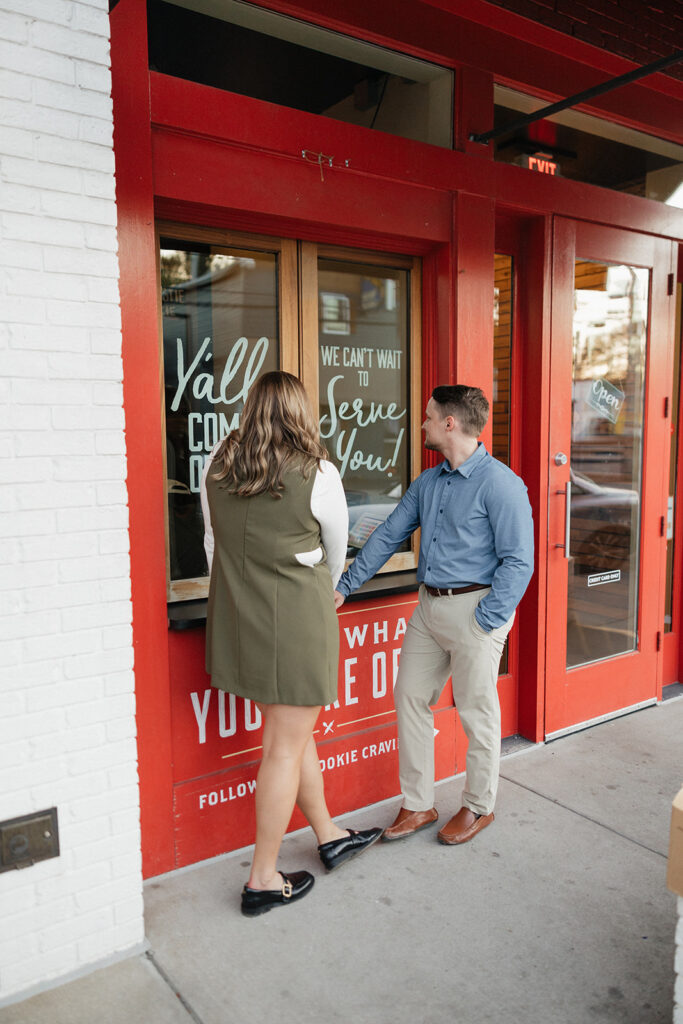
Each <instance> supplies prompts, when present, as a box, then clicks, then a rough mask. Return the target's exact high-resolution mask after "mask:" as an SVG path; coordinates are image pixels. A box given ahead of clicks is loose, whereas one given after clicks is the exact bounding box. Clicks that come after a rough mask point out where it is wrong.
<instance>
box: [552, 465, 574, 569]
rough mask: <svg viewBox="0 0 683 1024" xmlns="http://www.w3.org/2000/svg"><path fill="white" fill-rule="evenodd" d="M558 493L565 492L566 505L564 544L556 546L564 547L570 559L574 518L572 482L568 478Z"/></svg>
mask: <svg viewBox="0 0 683 1024" xmlns="http://www.w3.org/2000/svg"><path fill="white" fill-rule="evenodd" d="M555 493H556V494H564V500H565V506H564V544H556V545H555V547H556V548H564V557H565V558H567V559H569V558H571V554H570V551H569V545H570V537H571V518H572V482H571V480H567V482H566V484H565V485H564V490H563V491H555Z"/></svg>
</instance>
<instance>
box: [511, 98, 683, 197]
mask: <svg viewBox="0 0 683 1024" xmlns="http://www.w3.org/2000/svg"><path fill="white" fill-rule="evenodd" d="M544 106H547V101H545V100H539V99H538V98H536V97H533V96H528V95H525V94H523V93H518V92H516V91H514V90H512V89H508V88H506V87H504V86H500V85H497V86H496V87H495V107H494V127H496V128H503V127H505V126H506V125H510V126H511V125H512V124H513V123H514V122H516V121H518V120H519V119H520V117H523V116H524V115H525V114H528V113H532V112H533V111H536V110H540V109H541V108H542V107H544ZM495 159H496V160H499V161H501V162H502V163H512V164H517V165H519V166H521V167H526V168H528V169H529V170H531V171H533V172H534V173H535V174H544V175H551V176H554V177H563V178H571V179H572V180H574V181H586V182H588V183H589V184H591V185H600V186H602V187H603V188H611V189H614V190H615V191H617V192H627V193H629V194H630V195H635V196H641V197H643V198H646V199H654V200H656V201H658V202H660V203H666V204H667V205H669V206H676V207H683V146H679V145H677V144H675V143H673V142H668V141H667V140H665V139H658V138H655V137H654V136H652V135H646V134H645V133H644V132H638V131H634V130H633V129H630V128H624V127H623V126H621V125H618V124H614V123H612V122H610V121H606V120H604V119H602V118H598V117H593V116H591V115H589V114H584V113H582V112H581V111H578V110H573V109H568V110H563V111H561V112H559V113H557V114H552V115H551V116H550V117H548V118H545V119H543V120H540V121H534V122H532V123H531V124H529V125H526V126H525V127H523V128H518V129H515V130H514V131H510V132H507V133H506V134H503V135H501V136H499V137H498V139H496V142H495Z"/></svg>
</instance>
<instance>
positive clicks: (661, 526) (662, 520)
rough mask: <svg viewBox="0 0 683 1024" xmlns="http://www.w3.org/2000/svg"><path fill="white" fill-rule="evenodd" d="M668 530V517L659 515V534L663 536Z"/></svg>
mask: <svg viewBox="0 0 683 1024" xmlns="http://www.w3.org/2000/svg"><path fill="white" fill-rule="evenodd" d="M665 530H666V518H665V517H664V516H660V517H659V536H660V537H663V536H664V533H665Z"/></svg>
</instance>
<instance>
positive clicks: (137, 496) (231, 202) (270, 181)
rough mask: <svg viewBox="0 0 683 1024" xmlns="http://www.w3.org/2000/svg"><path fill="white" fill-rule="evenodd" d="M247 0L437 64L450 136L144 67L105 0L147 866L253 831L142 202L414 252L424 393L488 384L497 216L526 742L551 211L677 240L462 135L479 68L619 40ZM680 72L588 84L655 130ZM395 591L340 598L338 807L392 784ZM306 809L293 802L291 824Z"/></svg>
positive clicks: (533, 700)
mask: <svg viewBox="0 0 683 1024" xmlns="http://www.w3.org/2000/svg"><path fill="white" fill-rule="evenodd" d="M264 6H271V7H274V8H277V9H280V10H282V11H283V12H284V13H289V14H293V15H298V16H299V17H305V18H306V17H307V18H310V20H313V21H316V22H317V23H319V24H323V25H326V26H327V27H331V28H336V29H338V30H340V31H347V32H351V33H352V34H356V35H358V36H360V37H361V38H365V39H368V40H370V41H372V42H378V43H380V44H385V45H389V46H393V47H394V48H396V49H401V50H403V51H404V52H407V53H411V54H414V55H418V56H422V57H426V58H427V59H433V60H435V61H438V62H440V63H442V64H445V65H447V66H451V67H453V68H455V69H456V70H457V71H458V77H457V82H458V89H457V104H456V117H455V129H456V130H455V145H456V149H455V150H453V151H449V150H441V149H437V148H436V147H430V146H423V145H420V144H417V143H413V142H411V141H409V140H405V139H398V138H393V137H391V136H386V135H380V134H379V133H374V132H369V131H367V130H365V129H358V128H354V127H352V126H349V125H344V124H341V123H337V122H332V121H330V120H328V119H326V118H320V117H316V116H314V115H309V114H305V113H302V112H299V111H292V110H284V109H283V108H279V107H275V106H273V105H272V104H268V103H261V102H259V101H255V100H251V99H248V98H245V97H238V96H235V95H233V94H229V93H222V92H220V91H218V90H213V89H208V88H206V87H203V86H197V85H195V84H192V83H188V82H180V81H178V80H176V79H169V78H166V77H165V76H162V75H158V74H155V73H151V74H150V72H149V71H148V68H147V46H146V11H145V3H144V0H119V3H118V4H117V6H116V7H115V9H114V11H113V12H112V63H113V79H114V102H115V152H116V161H117V201H118V207H119V246H120V248H119V258H120V265H121V302H122V320H123V353H124V401H125V408H126V430H127V438H128V464H129V493H130V536H131V566H132V581H133V608H134V644H135V651H136V665H135V669H136V677H137V702H138V712H137V715H138V734H139V763H140V779H141V802H142V829H143V856H144V872H145V875H146V876H150V875H154V874H158V873H160V872H162V871H166V870H169V869H171V868H173V867H176V866H179V865H180V864H187V863H191V862H192V861H195V860H199V859H201V858H203V857H207V856H211V855H212V854H215V853H219V852H221V851H223V850H227V849H234V848H237V847H239V846H242V845H245V844H248V843H250V842H251V841H252V840H253V819H252V815H253V796H252V792H251V790H252V789H253V780H254V777H255V771H256V767H257V760H258V746H259V730H258V728H254V719H253V716H252V715H253V713H251V712H249V710H248V706H247V705H245V703H244V702H242V701H239V700H238V701H236V702H235V703H234V706H233V704H232V703H231V702H230V700H229V699H226V700H225V701H224V703H223V704H222V705H221V704H220V702H219V696H218V694H217V692H216V691H213V690H211V689H210V688H209V683H208V680H207V677H206V675H205V673H204V670H203V629H201V628H198V629H194V630H188V631H185V632H178V633H173V632H169V631H168V620H167V612H166V589H165V579H166V553H165V544H164V535H165V524H164V505H165V483H164V466H163V450H164V446H163V441H164V439H163V436H162V417H161V415H160V410H161V409H162V397H163V396H162V387H161V377H160V355H159V341H158V338H159V322H158V302H157V289H158V284H157V266H156V240H155V234H154V223H155V216H157V217H162V218H168V219H174V220H176V221H182V222H184V223H186V224H188V225H192V224H205V225H211V226H217V227H226V226H227V227H231V228H233V229H235V230H250V231H254V232H261V233H271V234H280V235H285V236H288V237H291V238H303V239H311V240H317V241H321V242H334V243H336V244H342V245H346V246H354V247H358V248H367V249H374V250H379V251H382V250H383V251H387V252H401V253H405V254H407V255H418V256H420V257H421V259H422V264H423V309H422V336H423V349H422V365H421V376H422V391H423V397H425V398H426V397H427V396H428V395H429V393H430V391H431V389H432V388H433V387H434V385H435V384H436V383H439V382H444V381H453V380H459V381H471V382H476V383H478V384H480V385H481V386H482V387H484V389H485V390H486V391H487V392H488V393H489V394H490V393H491V391H492V384H493V371H492V351H493V348H492V346H493V339H492V331H491V295H492V294H493V253H494V248H495V232H496V223H497V221H500V218H501V216H502V215H505V216H506V217H507V221H506V223H509V225H511V226H512V230H513V233H515V237H516V241H515V245H516V246H517V252H518V255H519V258H520V260H521V261H523V266H524V269H525V274H524V278H523V280H520V288H519V292H518V296H517V298H516V302H517V308H518V311H519V320H518V338H517V344H518V345H519V358H518V360H517V371H516V373H517V379H516V384H515V390H514V396H515V401H514V404H513V423H512V434H513V449H514V450H516V452H517V453H518V464H517V465H516V466H515V468H516V469H517V470H518V471H519V472H521V474H522V476H523V477H524V479H525V481H526V483H527V486H528V488H529V496H530V500H531V503H532V507H533V509H534V516H535V526H536V537H535V540H536V549H537V568H536V574H535V577H534V580H533V581H532V584H531V586H530V588H529V590H528V592H527V595H526V596H525V598H524V600H523V602H522V605H521V606H520V609H519V615H518V621H517V626H516V631H515V634H514V635H513V637H512V638H511V652H510V675H508V676H506V677H503V679H502V680H501V702H502V705H503V713H504V734H509V733H511V732H520V733H522V734H523V735H525V736H527V737H528V738H530V739H532V740H536V741H538V740H540V739H542V737H543V735H544V694H545V688H546V684H547V683H548V682H549V681H548V680H547V679H546V677H545V664H546V636H547V629H548V627H549V624H551V623H552V620H553V610H552V608H550V609H548V608H547V605H546V567H547V558H548V552H549V551H550V550H551V549H552V548H553V538H549V537H548V529H547V523H548V488H549V470H548V465H549V454H550V453H549V449H548V424H549V419H550V409H551V404H552V396H551V394H550V355H551V344H550V342H551V336H550V335H551V332H550V309H551V305H550V299H551V277H552V274H551V270H552V266H551V259H552V242H551V239H552V235H551V224H552V218H553V216H555V215H557V214H560V215H562V216H564V217H570V218H572V217H573V218H580V219H582V220H588V221H594V222H595V223H599V224H606V223H608V224H614V225H616V226H619V227H623V228H628V229H630V230H633V231H642V232H645V233H650V234H661V235H663V236H668V237H683V216H682V215H681V213H680V211H672V210H670V209H667V208H665V207H663V206H661V205H660V204H656V203H653V202H649V201H647V200H637V201H634V200H633V199H632V198H631V197H629V196H624V195H620V194H617V193H614V194H611V193H606V192H605V191H604V190H598V189H594V188H592V187H590V186H586V185H583V184H581V183H579V182H570V181H562V180H559V179H556V178H551V177H549V176H543V175H538V176H534V175H532V174H531V173H530V172H529V171H526V170H524V169H522V168H516V167H508V166H503V165H500V164H495V163H493V162H492V161H491V160H490V153H489V151H488V150H485V151H484V152H482V147H477V146H476V145H475V144H473V143H470V142H469V141H468V136H469V134H470V132H473V131H474V132H476V131H484V130H486V129H488V128H490V126H491V124H490V121H491V109H492V108H491V103H492V95H493V80H494V71H495V73H496V75H497V77H498V78H499V79H502V80H504V81H507V82H510V83H520V84H521V85H526V86H527V87H528V88H529V90H532V89H536V90H541V91H544V90H545V91H546V92H547V91H550V92H551V93H553V94H554V95H557V94H559V95H562V94H566V93H567V92H571V91H578V90H579V89H580V88H584V87H586V86H587V85H590V84H593V81H594V79H595V77H596V75H598V76H599V77H602V78H604V77H606V76H607V74H608V73H609V70H610V69H611V68H612V67H613V73H615V74H616V73H619V71H621V70H624V68H623V62H621V64H620V66H619V67H616V65H615V62H616V64H619V63H620V62H619V61H618V60H617V58H613V57H611V56H610V55H609V54H604V53H600V52H598V51H595V52H594V51H592V50H591V48H589V47H586V46H584V45H583V44H581V43H579V42H577V41H573V40H563V39H562V37H561V36H560V34H559V33H553V32H550V31H549V30H547V29H544V28H538V27H534V26H533V25H532V23H530V22H527V21H525V19H521V18H516V17H515V16H513V15H508V14H507V13H505V12H500V14H501V17H500V19H498V20H494V21H491V18H490V12H491V8H490V6H489V5H487V4H484V3H477V2H474V3H473V4H472V5H470V8H468V14H467V20H463V19H462V18H458V17H456V16H455V15H453V14H452V13H451V12H450V11H448V10H444V9H440V5H439V4H436V3H433V4H430V3H420V2H417V0H416V2H415V3H411V4H405V5H401V6H400V7H399V8H396V6H395V5H393V4H389V3H384V2H382V3H378V4H373V5H368V4H365V5H362V4H355V3H352V2H351V0H347V2H345V3H343V4H340V7H339V10H338V11H337V12H336V17H335V18H334V19H331V18H330V17H329V15H328V13H327V11H328V10H329V6H328V5H326V4H325V3H323V0H308V3H306V5H305V10H304V9H299V8H294V7H292V6H291V5H287V4H281V3H274V2H273V3H272V4H267V5H264ZM444 6H446V5H444ZM487 15H488V16H489V17H488V20H487ZM494 23H495V27H492V25H493V24H494ZM389 26H390V28H389ZM389 32H391V35H389ZM514 35H516V36H517V41H516V45H515V46H514V47H512V46H510V36H514ZM589 58H590V59H589ZM591 62H592V64H593V66H591ZM596 68H597V71H596ZM659 77H660V78H661V76H659ZM680 93H681V89H680V87H678V84H677V83H673V84H672V85H671V86H669V84H668V83H665V84H664V85H663V86H662V87H661V89H660V91H659V92H658V93H656V92H653V91H651V90H650V91H646V90H645V89H643V88H642V87H640V86H629V87H627V88H626V89H624V90H621V91H620V94H619V95H618V96H617V95H611V96H610V97H608V98H605V100H604V101H601V102H603V104H604V105H603V112H605V113H608V114H610V115H611V116H614V117H616V118H617V119H619V120H621V121H622V122H624V123H629V124H632V125H634V126H641V127H642V126H643V125H649V127H650V130H651V131H652V133H654V134H661V135H662V136H664V137H672V136H674V135H675V132H674V131H673V130H672V128H671V125H672V124H673V123H675V117H676V114H677V113H678V112H679V111H680ZM264 140H267V146H264ZM302 148H306V149H309V150H312V151H314V152H330V153H335V154H339V155H340V160H344V159H345V160H348V161H349V164H350V167H351V168H352V170H350V171H349V172H348V173H345V172H342V171H339V170H336V171H335V170H333V171H331V172H330V173H329V174H327V175H326V176H325V181H324V182H321V181H320V175H319V172H318V168H317V167H316V166H312V165H311V164H307V163H306V162H305V161H303V160H302V159H301V158H300V154H301V150H302ZM484 440H485V441H486V440H488V438H487V436H486V435H485V436H484ZM411 603H414V597H410V596H409V597H407V598H406V597H405V596H398V597H391V598H388V597H376V598H373V599H372V600H367V601H362V602H360V603H349V604H347V605H346V606H344V608H343V609H342V613H343V614H342V617H341V618H340V629H341V641H342V656H341V663H340V706H339V708H332V709H330V711H329V712H325V713H323V714H322V715H321V720H320V725H319V736H318V740H319V744H320V757H321V760H322V761H324V763H325V771H326V774H327V778H326V781H327V792H328V796H329V798H330V805H331V809H332V811H333V813H341V812H343V811H346V810H349V809H351V808H353V807H358V806H363V805H366V804H369V803H372V802H374V801H376V800H381V799H384V798H386V797H389V796H391V795H392V794H395V793H397V791H398V779H397V760H396V746H395V736H396V734H395V716H394V714H393V710H392V701H391V687H392V684H393V678H394V675H393V674H394V666H395V657H396V655H395V651H396V650H397V648H398V645H399V643H400V632H401V629H402V625H401V621H402V620H403V619H405V618H406V617H407V615H408V613H409V610H410V607H411ZM385 622H386V638H385V635H384V623H385ZM376 632H377V642H375V634H376ZM360 635H362V636H363V638H364V639H363V642H362V644H361V642H360V641H359V639H358V637H359V636H360ZM678 636H679V634H677V641H676V642H677V643H678ZM354 637H355V638H356V639H355V640H354ZM354 659H356V660H354ZM385 667H386V687H385V688H384V678H385V677H384V676H383V674H382V673H383V671H384V668H385ZM658 685H659V692H660V693H661V681H660V683H659V684H658ZM193 695H194V696H193ZM354 699H355V700H357V703H353V701H354ZM375 716H377V717H375ZM435 728H436V729H437V733H436V749H437V766H438V768H437V772H438V776H439V777H440V778H441V777H445V776H448V775H451V774H453V772H454V771H460V770H462V768H463V767H464V752H465V745H464V742H463V737H462V734H461V733H460V732H459V730H458V727H457V715H456V714H455V712H454V710H453V708H452V702H451V701H450V700H449V698H448V694H447V693H445V694H444V695H443V696H442V700H441V701H440V703H439V706H438V708H437V713H436V717H435ZM354 755H355V756H354ZM300 824H301V822H300V820H299V818H298V817H295V819H294V820H293V822H292V827H298V826H299V825H300Z"/></svg>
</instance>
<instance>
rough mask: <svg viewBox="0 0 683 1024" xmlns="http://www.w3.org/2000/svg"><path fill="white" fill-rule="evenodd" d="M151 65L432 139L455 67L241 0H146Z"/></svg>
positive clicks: (445, 127)
mask: <svg viewBox="0 0 683 1024" xmlns="http://www.w3.org/2000/svg"><path fill="white" fill-rule="evenodd" d="M147 12H148V40H149V66H150V69H152V70H154V71H160V72H162V73H163V74H166V75H173V76H175V77H177V78H184V79H187V80H189V81H192V82H199V83H201V84H203V85H209V86H213V87H214V88H217V89H225V90H228V91H229V92H235V93H239V94H240V95H243V96H251V97H253V98H255V99H260V100H266V101H267V102H268V103H277V104H279V105H280V106H284V107H293V108H294V109H296V110H305V111H308V112H309V113H312V114H322V115H324V116H325V117H331V118H334V119H335V120H337V121H344V122H346V123H348V124H354V125H358V126H361V127H363V128H374V129H375V130H377V131H382V132H388V133H390V134H392V135H399V136H402V137H403V138H407V139H414V140H416V141H418V142H428V143H431V144H432V145H435V146H445V147H450V146H451V145H452V126H453V72H452V71H450V70H448V69H446V68H442V67H439V66H438V65H436V64H429V63H427V62H426V61H422V60H416V59H415V58H413V57H407V56H405V55H404V54H401V53H396V52H395V51H392V50H386V49H383V48H381V47H379V46H373V45H371V44H370V43H364V42H362V41H360V40H358V39H353V38H351V37H350V36H344V35H341V34H339V33H336V32H331V31H329V30H326V29H321V28H318V27H317V26H314V25H310V24H307V23H306V22H302V21H297V20H295V19H293V18H288V17H283V16H282V15H278V14H275V13H273V12H272V11H266V10H263V9H262V8H259V7H256V6H252V5H251V4H245V3H239V2H235V0H173V2H163V0H148V4H147Z"/></svg>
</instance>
